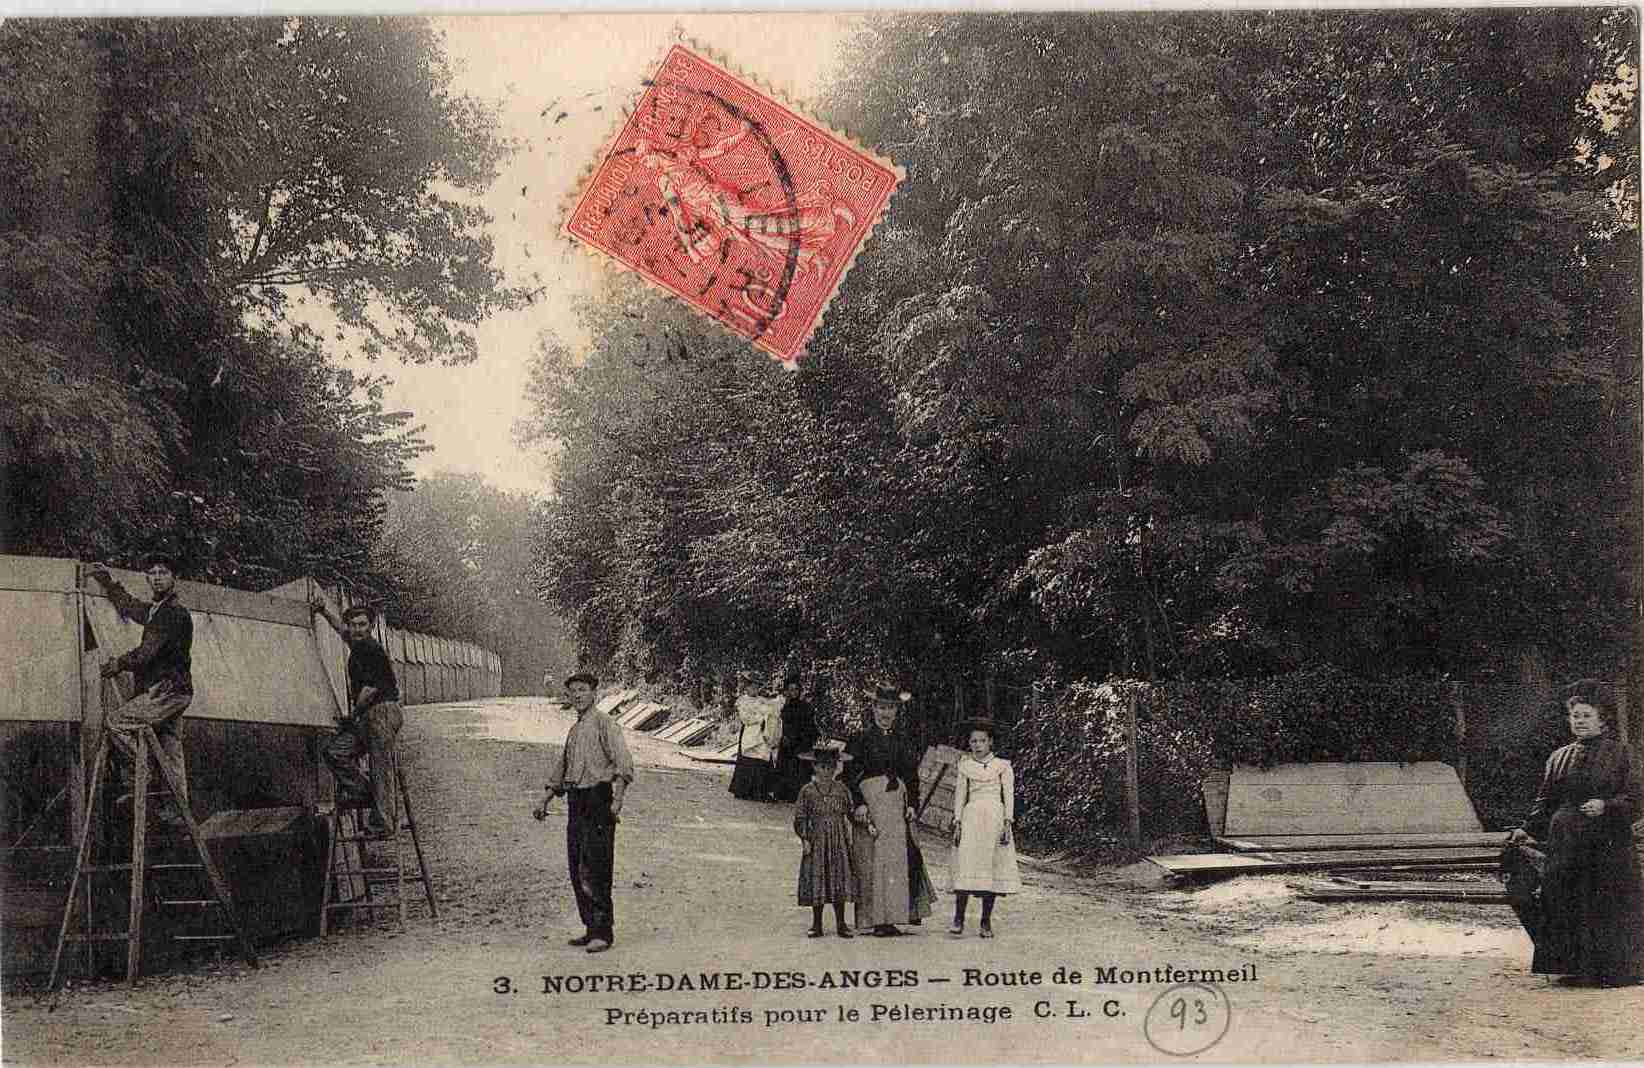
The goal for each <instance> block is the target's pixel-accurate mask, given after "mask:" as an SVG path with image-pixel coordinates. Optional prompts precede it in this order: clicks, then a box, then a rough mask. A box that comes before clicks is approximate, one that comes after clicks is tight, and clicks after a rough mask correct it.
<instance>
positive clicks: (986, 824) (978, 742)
mask: <svg viewBox="0 0 1644 1068" xmlns="http://www.w3.org/2000/svg"><path fill="white" fill-rule="evenodd" d="M969 748H970V752H969V753H968V754H966V755H965V756H962V757H960V758H959V764H958V766H957V767H956V768H955V769H954V771H955V774H956V775H957V778H956V779H955V780H954V790H953V893H954V904H953V926H952V927H950V928H948V934H950V935H953V936H954V937H956V938H957V937H958V936H960V935H962V934H964V933H965V907H966V906H967V905H969V904H970V895H972V894H975V895H976V896H977V897H979V898H981V899H982V926H981V929H980V931H979V932H978V933H980V934H981V936H982V937H983V938H992V937H993V902H994V898H995V897H996V896H997V895H999V894H1016V893H1020V892H1021V890H1022V876H1021V873H1020V872H1019V871H1018V870H1017V867H1016V844H1015V841H1014V835H1013V834H1012V833H1011V820H1012V819H1013V818H1014V816H1015V812H1016V775H1015V773H1014V772H1013V771H1012V770H1011V767H1010V761H1008V760H1006V759H1005V758H1004V757H1001V756H998V755H996V754H995V753H994V752H993V721H992V720H988V719H977V720H972V721H971V722H970V738H969Z"/></svg>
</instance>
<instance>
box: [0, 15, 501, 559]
mask: <svg viewBox="0 0 1644 1068" xmlns="http://www.w3.org/2000/svg"><path fill="white" fill-rule="evenodd" d="M0 131H3V132H0V189H4V190H5V195H4V196H3V197H0V292H3V293H4V294H5V299H4V300H0V366H4V368H5V372H6V373H5V374H4V375H3V376H0V546H3V548H4V551H7V552H20V553H55V554H58V555H66V556H81V557H87V558H109V559H113V560H119V561H123V562H129V561H131V560H132V559H134V558H135V557H137V556H138V555H140V554H141V553H142V552H143V551H144V550H145V549H147V548H149V547H151V546H154V545H156V544H165V545H167V546H168V547H170V548H172V549H174V550H177V551H180V552H181V553H182V555H183V557H184V558H185V564H186V566H187V568H188V570H189V571H190V573H191V574H193V575H194V576H196V577H199V578H203V579H207V580H210V581H218V582H223V583H227V584H230V585H236V586H244V587H252V588H260V587H264V586H269V585H274V584H277V583H278V582H281V581H284V580H286V579H289V578H291V577H294V576H296V575H300V574H303V573H305V572H307V573H313V574H316V575H319V576H320V577H321V578H324V579H326V580H328V581H334V580H347V581H350V582H351V583H354V584H357V585H364V586H367V587H370V586H378V587H380V586H382V585H383V582H384V580H383V579H382V577H381V576H378V575H374V574H373V573H372V571H371V550H372V547H373V545H374V543H375V541H376V538H377V536H378V534H379V532H380V530H381V524H382V517H383V507H384V496H385V494H387V493H389V492H391V491H396V490H404V489H407V488H409V485H410V474H409V464H410V462H411V461H412V460H413V459H414V458H415V457H416V456H417V455H418V454H419V452H421V451H422V450H423V449H424V446H423V444H422V441H421V439H420V437H419V434H418V432H417V430H416V428H415V427H414V426H412V424H411V421H410V419H411V417H410V416H409V415H408V414H407V413H402V412H390V411H386V410H385V409H384V406H383V403H382V393H381V384H382V383H381V380H380V379H379V378H377V377H376V376H370V375H367V376H360V375H355V374H352V373H350V372H347V371H344V370H341V369H339V367H338V365H337V363H336V362H335V361H334V359H333V357H334V356H335V354H336V352H337V349H336V348H332V347H331V346H333V345H336V344H338V343H339V342H342V343H351V344H357V345H358V346H360V347H361V348H362V349H363V351H365V352H368V353H375V352H378V351H393V352H396V353H397V354H399V355H400V356H402V357H404V358H406V359H411V360H427V359H436V358H437V359H444V360H454V361H462V360H468V359H472V358H473V356H474V347H473V339H472V333H471V331H470V330H469V327H470V326H471V325H472V324H473V323H475V322H477V321H478V320H479V319H480V318H482V317H483V316H484V315H485V314H487V313H488V312H489V311H491V310H493V309H495V308H498V307H505V306H509V305H511V304H513V303H516V302H517V301H518V300H520V299H521V294H520V293H519V292H517V291H516V290H513V289H511V288H509V287H507V286H505V285H503V284H502V281H501V279H500V277H499V276H498V274H497V272H496V270H495V269H494V267H493V266H492V264H491V240H490V238H489V236H488V235H487V232H486V227H487V225H488V223H489V219H488V218H487V217H486V215H485V213H484V212H483V211H481V210H479V209H478V208H477V207H475V206H473V204H472V197H471V196H470V194H472V193H474V192H477V191H479V190H483V189H484V188H485V186H486V185H487V184H488V183H489V181H490V179H491V177H492V175H493V173H494V171H495V167H496V164H497V162H498V160H499V159H500V158H501V156H502V154H503V153H504V152H505V151H506V150H507V146H506V145H505V144H504V143H503V142H502V141H501V140H500V139H499V138H498V136H497V134H496V130H495V122H494V119H493V116H492V115H491V113H490V112H489V111H488V110H486V109H485V108H483V107H480V106H479V105H477V104H476V103H475V102H474V101H472V100H470V99H468V98H466V97H463V96H461V95H458V94H455V93H453V92H452V90H451V88H450V85H449V74H448V71H447V70H446V68H445V61H444V58H443V54H442V49H441V44H440V40H439V38H438V36H437V34H436V33H435V31H434V30H433V29H432V28H431V27H430V26H429V24H428V23H426V22H425V21H423V20H417V19H395V20H386V19H309V18H301V19H297V18H290V19H140V20H74V19H61V20H27V19H7V20H4V22H0ZM309 300H314V301H317V302H318V303H319V304H320V305H321V306H323V307H325V308H327V309H329V311H330V312H331V313H332V318H333V320H334V321H335V322H336V323H338V324H339V328H338V330H337V332H336V333H335V334H328V335H326V336H321V335H320V334H319V333H317V332H316V330H315V329H314V328H313V326H312V325H311V324H312V323H315V322H318V321H320V318H321V317H319V316H316V315H311V314H309V313H308V312H307V311H305V309H304V302H305V301H309Z"/></svg>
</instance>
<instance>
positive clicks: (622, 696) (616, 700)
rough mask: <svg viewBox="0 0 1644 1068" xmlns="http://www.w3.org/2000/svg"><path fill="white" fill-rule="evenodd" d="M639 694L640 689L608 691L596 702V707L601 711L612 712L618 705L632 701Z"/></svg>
mask: <svg viewBox="0 0 1644 1068" xmlns="http://www.w3.org/2000/svg"><path fill="white" fill-rule="evenodd" d="M638 696H639V691H638V690H618V691H617V692H615V693H608V694H606V695H605V696H604V697H601V698H600V699H599V700H598V701H596V702H594V707H595V708H597V709H598V710H599V711H601V712H605V713H611V712H613V711H615V709H616V708H617V706H619V705H622V704H625V703H627V702H629V701H632V700H633V699H634V698H636V697H638Z"/></svg>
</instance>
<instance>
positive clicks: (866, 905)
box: [845, 686, 936, 938]
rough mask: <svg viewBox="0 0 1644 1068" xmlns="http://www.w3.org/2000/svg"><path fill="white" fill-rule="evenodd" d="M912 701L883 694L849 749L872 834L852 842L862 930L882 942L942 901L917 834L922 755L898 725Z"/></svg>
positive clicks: (876, 694)
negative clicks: (920, 850)
mask: <svg viewBox="0 0 1644 1068" xmlns="http://www.w3.org/2000/svg"><path fill="white" fill-rule="evenodd" d="M911 698H912V695H911V694H908V693H905V692H900V691H898V690H896V689H895V688H893V687H886V686H881V687H878V688H876V689H875V690H874V691H873V694H872V699H873V713H872V720H871V722H869V724H868V726H867V727H866V728H865V729H864V730H862V731H861V732H860V733H858V734H857V735H856V736H855V737H853V738H852V739H851V740H850V742H849V743H848V744H847V745H846V746H845V752H846V753H848V754H849V755H850V757H851V760H852V762H853V764H854V766H853V767H852V768H851V770H850V774H849V777H848V779H847V783H848V785H849V786H850V789H851V798H852V800H853V801H854V802H855V804H856V809H855V815H856V820H857V823H858V824H859V825H860V827H861V829H862V830H865V831H866V833H858V834H856V835H855V836H854V837H853V838H852V852H853V853H854V854H855V859H856V871H857V875H858V878H859V880H860V887H859V892H860V896H859V897H858V898H857V902H856V926H857V929H858V930H863V929H866V928H870V927H871V928H872V929H873V933H874V934H875V935H876V936H878V937H881V938H885V937H889V936H891V935H899V934H901V933H902V932H901V931H899V930H898V929H897V927H896V925H897V924H902V923H918V922H919V921H920V920H921V919H923V918H924V917H926V916H929V915H930V912H931V903H932V902H933V901H934V900H935V899H936V891H935V888H934V887H932V886H931V883H930V878H929V876H927V875H926V874H925V862H924V858H923V857H922V856H921V855H920V853H919V845H918V842H917V841H916V840H915V838H914V835H913V831H912V823H913V821H914V818H915V816H916V814H917V813H918V811H919V757H920V752H919V748H918V746H917V745H916V744H915V742H914V741H913V739H912V738H910V737H908V733H907V731H906V729H902V730H898V729H897V723H896V720H897V716H898V714H899V713H900V711H901V709H902V707H903V705H904V704H905V703H906V702H907V701H909V700H911Z"/></svg>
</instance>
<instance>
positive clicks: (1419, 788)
mask: <svg viewBox="0 0 1644 1068" xmlns="http://www.w3.org/2000/svg"><path fill="white" fill-rule="evenodd" d="M1483 830H1484V827H1483V825H1482V824H1481V823H1480V822H1479V819H1478V814H1477V813H1476V812H1475V811H1474V810H1473V805H1472V802H1471V801H1470V800H1469V799H1468V797H1467V792H1466V790H1464V789H1463V788H1462V785H1461V780H1460V779H1459V778H1458V777H1457V776H1456V773H1455V771H1454V769H1452V768H1450V767H1449V766H1448V765H1446V764H1440V763H1437V762H1432V761H1429V762H1424V763H1420V764H1384V763H1366V764H1290V765H1280V766H1279V767H1276V768H1271V769H1267V770H1262V769H1257V768H1247V767H1238V768H1234V769H1233V772H1232V775H1231V779H1230V783H1229V787H1228V801H1227V824H1226V836H1227V837H1229V838H1250V837H1252V836H1259V835H1298V836H1299V835H1309V834H1446V833H1450V834H1455V833H1468V832H1470V833H1474V834H1477V833H1481V832H1482V831H1483Z"/></svg>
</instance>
